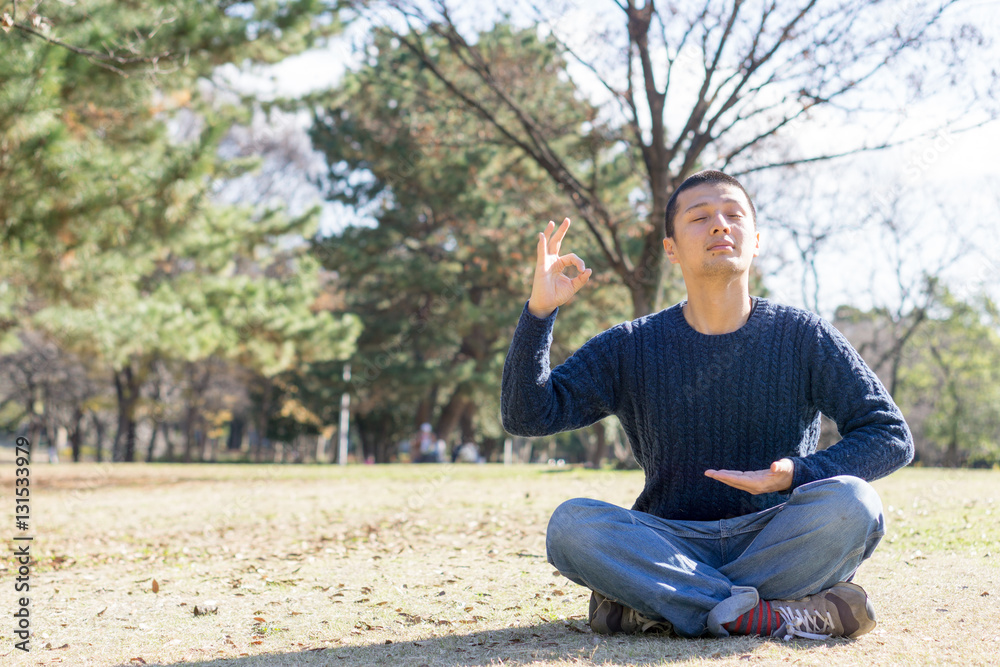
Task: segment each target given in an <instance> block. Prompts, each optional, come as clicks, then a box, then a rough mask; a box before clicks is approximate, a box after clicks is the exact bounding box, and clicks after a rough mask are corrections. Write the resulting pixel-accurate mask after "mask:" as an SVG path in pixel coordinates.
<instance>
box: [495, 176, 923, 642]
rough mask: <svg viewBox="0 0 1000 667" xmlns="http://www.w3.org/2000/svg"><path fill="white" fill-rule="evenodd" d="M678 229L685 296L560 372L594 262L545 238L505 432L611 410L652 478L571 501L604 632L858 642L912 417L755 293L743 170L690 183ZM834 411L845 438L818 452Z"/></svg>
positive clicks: (829, 336) (806, 319) (605, 339)
mask: <svg viewBox="0 0 1000 667" xmlns="http://www.w3.org/2000/svg"><path fill="white" fill-rule="evenodd" d="M664 222H665V237H666V238H665V239H664V241H663V247H664V249H665V251H666V254H667V257H668V258H669V260H670V261H671V262H672V263H674V264H677V265H678V266H679V267H680V270H681V273H682V275H683V277H684V284H685V286H686V287H687V300H686V301H682V302H681V303H679V304H676V305H674V306H672V307H669V308H667V309H665V310H661V311H660V312H658V313H654V314H651V315H648V316H646V317H640V318H638V319H636V320H633V321H631V322H625V323H623V324H619V325H617V326H615V327H612V328H611V329H608V330H607V331H604V332H603V333H601V334H598V335H597V336H595V337H594V338H592V339H590V340H589V341H588V342H587V343H585V344H584V345H583V346H582V347H581V348H580V349H579V350H577V351H576V353H575V354H573V355H572V356H571V357H570V358H569V359H567V360H566V361H565V362H564V363H563V364H561V365H560V366H558V367H556V368H554V369H550V364H549V348H550V345H551V342H552V329H553V326H554V323H555V318H556V313H557V312H558V308H559V306H561V305H562V304H564V303H566V302H567V301H569V300H570V299H571V298H572V297H573V295H574V294H575V293H576V292H577V290H579V289H580V288H581V287H583V285H585V284H586V283H587V281H588V280H589V279H590V275H591V269H588V268H586V267H585V265H584V262H583V260H582V259H580V258H579V257H578V256H576V255H574V254H567V255H560V254H559V252H560V246H561V244H562V241H563V238H564V237H565V236H566V232H567V230H568V229H569V226H570V221H569V219H566V220H564V221H563V223H562V225H560V226H559V228H558V229H556V228H555V224H554V223H552V222H550V223H549V224H548V226H547V227H546V229H545V232H544V233H543V234H539V238H538V248H537V263H536V265H535V276H534V283H533V285H532V290H531V297H530V299H529V300H528V302H527V304H525V308H524V310H523V312H522V313H521V317H520V320H519V321H518V324H517V329H516V330H515V332H514V337H513V341H512V342H511V345H510V350H509V351H508V353H507V359H506V362H505V364H504V369H503V381H502V389H501V416H502V419H503V425H504V428H506V429H507V431H509V432H510V433H512V434H515V435H522V436H544V435H551V434H554V433H559V432H561V431H567V430H572V429H578V428H583V427H585V426H588V425H590V424H593V423H594V422H596V421H598V420H600V419H602V418H604V417H607V416H608V415H616V416H617V417H618V419H619V420H620V421H621V423H622V426H623V427H624V429H625V432H626V433H627V434H628V437H629V441H630V443H631V445H632V451H633V453H634V455H635V459H636V461H638V463H639V465H640V466H642V468H643V470H644V471H645V485H644V488H643V490H642V492H641V493H640V494H639V497H638V498H637V499H636V501H635V504H634V505H633V507H632V509H630V510H627V509H624V508H621V507H618V506H615V505H611V504H608V503H605V502H602V501H599V500H590V499H575V500H569V501H566V502H564V503H563V504H562V505H560V506H559V507H558V508H557V509H556V511H555V513H554V514H553V516H552V518H551V520H550V522H549V526H548V533H547V540H546V547H547V553H548V559H549V562H550V563H552V564H553V565H554V566H555V567H556V568H558V570H559V571H560V572H562V573H563V574H564V575H565V576H566V577H568V578H569V579H571V580H573V581H575V582H576V583H578V584H581V585H583V586H587V587H589V588H591V589H592V590H593V593H592V595H591V601H590V626H591V628H593V630H594V631H595V632H599V633H614V632H632V633H640V632H646V631H652V630H659V631H671V630H672V631H674V632H676V633H677V634H679V635H681V636H684V637H699V636H704V635H711V636H716V637H724V636H728V635H730V634H746V635H761V636H780V637H783V638H786V639H788V638H791V637H794V636H799V637H806V638H811V639H819V638H826V637H852V638H853V637H858V636H861V635H863V634H865V633H866V632H868V631H870V630H871V629H872V628H874V627H875V612H874V609H873V605H872V603H871V602H870V601H869V599H868V596H867V595H866V593H865V591H864V590H863V589H862V588H861V587H860V586H858V585H856V584H853V583H847V582H849V581H850V580H851V579H852V578H853V576H854V573H855V571H856V570H857V568H858V566H859V565H860V564H861V562H862V561H864V560H865V559H866V558H868V557H869V556H871V555H872V552H873V551H874V550H875V547H876V545H878V543H879V541H880V540H881V539H882V536H883V534H884V530H885V527H884V520H883V516H882V504H881V501H880V500H879V497H878V495H877V494H876V492H875V491H874V490H873V489H872V487H871V486H870V485H869V483H868V482H870V481H871V480H874V479H877V478H879V477H882V476H884V475H888V474H889V473H891V472H893V471H894V470H896V469H898V468H900V467H901V466H904V465H906V463H907V462H908V461H910V460H911V459H912V457H913V441H912V438H911V435H910V431H909V429H908V428H907V426H906V423H905V422H904V421H903V416H902V414H901V413H900V411H899V409H898V408H897V407H896V405H895V404H894V403H893V401H892V399H891V398H890V397H889V395H888V393H887V392H886V390H885V388H884V387H883V386H882V383H881V382H879V380H878V378H877V377H876V376H875V374H874V373H873V372H872V371H871V370H870V369H869V368H868V366H867V365H866V364H865V362H864V361H862V359H861V357H860V356H859V355H858V354H857V352H855V350H854V349H853V348H852V347H851V346H850V344H849V343H848V342H847V340H846V339H845V338H844V337H843V336H842V335H841V334H840V333H839V332H838V331H837V330H836V329H834V328H833V326H832V325H830V324H829V323H827V322H826V321H825V320H823V319H821V318H819V317H818V316H816V315H814V314H812V313H810V312H807V311H804V310H799V309H796V308H791V307H788V306H783V305H780V304H777V303H774V302H772V301H769V300H767V299H764V298H760V297H751V296H750V293H749V276H750V266H751V263H752V261H753V258H754V257H756V256H757V254H758V250H759V234H758V232H757V221H756V211H755V209H754V206H753V203H752V201H751V200H750V197H749V195H747V193H746V191H745V190H744V189H743V186H742V185H741V184H740V183H739V182H738V181H737V180H736V179H734V178H732V177H730V176H728V175H726V174H724V173H722V172H718V171H703V172H699V173H697V174H695V175H693V176H691V177H690V178H688V179H687V180H685V181H684V182H683V183H682V184H681V185H680V186H679V187H678V188H677V189H676V191H675V192H674V193H673V195H672V196H671V198H670V200H669V202H668V204H667V209H666V216H665V221H664ZM570 266H574V267H576V269H577V270H578V271H579V272H580V273H579V274H578V275H577V276H576V277H575V278H572V279H570V278H569V277H568V276H566V275H563V270H564V269H566V268H567V267H570ZM820 413H822V414H825V415H827V416H828V417H830V418H831V419H833V420H834V421H835V422H836V424H837V427H838V429H839V430H840V434H841V440H840V441H839V442H837V443H836V444H834V445H833V446H831V447H830V448H829V449H826V450H824V451H817V450H816V443H817V440H818V438H819V433H820Z"/></svg>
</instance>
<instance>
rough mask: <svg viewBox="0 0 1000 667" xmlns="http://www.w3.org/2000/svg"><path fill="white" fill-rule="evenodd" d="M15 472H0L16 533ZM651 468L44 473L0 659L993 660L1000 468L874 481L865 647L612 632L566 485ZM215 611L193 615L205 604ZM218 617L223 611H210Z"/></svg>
mask: <svg viewBox="0 0 1000 667" xmlns="http://www.w3.org/2000/svg"><path fill="white" fill-rule="evenodd" d="M13 478H14V467H13V465H12V464H9V463H5V464H4V465H3V466H2V467H0V489H2V494H0V497H2V499H3V512H0V522H2V525H3V526H5V527H6V529H5V532H6V535H5V539H7V540H8V544H14V543H13V541H12V540H11V538H13V537H14V535H16V534H19V533H18V532H17V531H16V530H15V527H14V518H13V514H14V502H13V495H12V489H13V488H14V482H13ZM641 484H642V477H641V473H637V472H595V471H588V470H578V469H573V470H570V469H566V468H544V467H537V466H535V467H513V468H503V467H500V466H460V465H458V466H355V467H348V468H346V469H340V468H337V467H329V466H327V467H318V466H248V465H244V466H237V465H227V466H210V465H195V466H175V465H155V466H147V465H141V464H136V465H128V466H124V465H119V466H109V465H104V466H101V465H93V464H84V465H65V464H64V465H56V466H49V465H45V464H40V463H38V464H34V465H33V466H32V469H31V490H32V501H31V528H30V530H29V531H28V533H26V534H31V535H34V538H35V539H34V541H33V542H32V543H31V550H32V555H33V557H34V559H35V562H34V563H33V565H32V573H31V581H30V583H31V591H30V596H31V604H32V606H31V614H32V616H31V620H32V630H33V633H34V636H33V638H32V641H31V652H30V653H27V654H25V653H23V652H22V651H18V650H15V649H14V642H15V637H14V636H13V629H14V628H13V620H14V619H13V616H12V614H13V612H14V610H15V609H16V607H15V604H16V602H15V598H16V597H17V596H16V594H15V592H14V579H15V576H16V570H17V565H16V563H15V562H14V560H13V558H12V556H11V550H9V549H8V550H7V553H6V554H5V556H4V558H3V559H0V567H3V568H4V569H3V570H2V571H0V582H2V583H0V611H2V612H3V616H4V618H6V619H7V620H6V621H4V622H2V623H0V664H2V665H21V664H23V665H36V664H38V665H45V664H63V665H143V664H145V665H167V664H176V663H181V662H184V663H187V664H198V665H223V664H225V665H227V666H228V665H235V666H237V667H250V666H252V665H268V666H274V665H343V666H345V667H346V666H360V665H414V666H417V665H428V666H434V665H444V666H457V665H500V664H503V665H512V664H516V665H527V664H530V665H660V664H684V665H694V664H711V665H745V664H747V663H751V664H790V665H791V664H795V665H866V666H868V665H893V666H895V665H924V664H956V665H957V664H961V665H969V664H974V665H986V664H998V662H1000V503H998V500H1000V472H995V471H972V470H969V471H950V470H949V471H944V470H932V469H906V470H903V471H901V472H899V473H897V474H895V475H893V476H891V477H889V478H888V479H885V480H880V481H879V482H876V488H877V489H878V490H879V492H880V493H881V495H882V499H883V502H884V504H885V507H886V516H887V522H888V530H889V533H888V535H887V537H886V539H885V541H883V543H882V546H881V547H880V548H879V550H878V551H877V552H876V554H875V556H874V557H873V558H872V559H871V560H869V561H868V562H867V563H865V564H864V565H863V566H862V568H861V570H860V571H859V573H858V576H857V578H856V581H857V582H858V583H860V584H861V585H862V586H864V587H865V588H866V590H867V591H868V592H869V595H870V596H871V597H872V599H873V600H874V602H875V605H876V609H877V611H878V615H879V626H878V627H877V628H876V629H875V630H874V631H873V632H872V633H870V634H868V635H866V636H864V637H862V638H861V639H859V640H857V641H847V640H829V641H825V642H810V641H804V640H799V641H795V642H790V643H783V642H779V641H774V640H760V639H751V638H746V637H739V638H728V639H724V640H719V639H702V640H683V639H676V638H669V637H654V638H638V637H619V636H615V637H610V638H609V637H605V636H599V635H594V634H593V633H591V632H590V629H589V628H588V627H587V625H586V620H587V619H586V612H587V600H588V597H589V592H588V591H586V590H584V589H583V588H581V587H579V586H576V585H575V584H573V583H571V582H569V581H567V580H566V579H564V578H562V577H561V576H559V575H556V574H555V573H554V572H553V568H552V567H551V566H550V565H548V563H546V561H545V558H544V537H545V525H546V522H547V520H548V517H549V515H550V513H551V512H552V510H553V509H554V508H555V507H556V505H558V504H559V503H560V502H561V501H562V500H564V499H566V498H570V497H578V496H587V497H594V498H600V499H603V500H607V501H610V502H614V503H617V504H620V505H624V506H630V505H631V503H632V501H633V499H634V498H635V496H636V494H637V493H638V491H639V489H640V487H641ZM196 607H197V608H198V610H199V611H201V609H202V608H207V610H208V611H209V612H210V613H207V614H204V615H195V613H194V612H195V609H196ZM213 609H214V610H215V611H212V610H213Z"/></svg>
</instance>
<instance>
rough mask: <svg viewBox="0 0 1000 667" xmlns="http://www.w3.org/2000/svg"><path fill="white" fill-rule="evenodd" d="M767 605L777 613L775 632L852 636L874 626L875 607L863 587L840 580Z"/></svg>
mask: <svg viewBox="0 0 1000 667" xmlns="http://www.w3.org/2000/svg"><path fill="white" fill-rule="evenodd" d="M771 608H772V609H774V610H775V611H777V612H778V613H779V614H781V620H782V625H781V627H780V628H778V631H777V633H776V635H777V636H782V635H783V638H784V639H785V641H788V640H789V639H791V638H792V637H803V638H805V639H829V638H830V637H848V638H850V639H855V638H857V637H860V636H861V635H863V634H865V633H866V632H870V631H871V630H872V629H873V628H874V627H875V608H874V607H873V606H872V603H871V600H869V599H868V595H867V594H866V593H865V590H864V589H863V588H861V586H858V585H857V584H852V583H848V582H842V583H839V584H837V585H836V586H833V587H831V588H828V589H826V590H825V591H820V592H819V593H816V594H815V595H810V596H808V597H804V598H802V599H801V600H772V601H771Z"/></svg>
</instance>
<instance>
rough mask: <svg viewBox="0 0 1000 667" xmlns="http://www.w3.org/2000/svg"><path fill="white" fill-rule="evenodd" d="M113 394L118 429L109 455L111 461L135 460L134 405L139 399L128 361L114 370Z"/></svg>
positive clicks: (136, 384) (136, 385) (133, 375)
mask: <svg viewBox="0 0 1000 667" xmlns="http://www.w3.org/2000/svg"><path fill="white" fill-rule="evenodd" d="M114 381H115V395H116V396H117V398H118V430H117V431H116V433H115V443H114V446H113V448H112V452H111V457H112V460H113V461H128V462H134V461H135V407H136V404H137V402H138V400H139V386H138V385H139V382H138V379H137V378H136V377H135V374H134V373H133V371H132V363H131V362H129V363H128V364H126V365H125V367H124V368H123V369H122V370H121V372H119V371H117V370H116V371H114Z"/></svg>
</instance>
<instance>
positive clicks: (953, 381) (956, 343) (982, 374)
mask: <svg viewBox="0 0 1000 667" xmlns="http://www.w3.org/2000/svg"><path fill="white" fill-rule="evenodd" d="M900 388H901V391H900V405H901V407H903V409H904V410H907V411H908V413H914V414H917V415H920V417H921V419H920V422H919V423H918V424H916V425H915V426H916V428H915V430H917V435H918V436H921V437H922V439H923V440H924V442H925V443H926V445H927V447H926V448H925V449H924V451H922V452H921V454H922V455H923V456H922V458H923V459H924V460H925V461H926V462H927V463H931V464H933V463H938V462H940V463H943V464H944V465H946V466H960V465H995V464H997V463H1000V412H998V411H997V405H1000V309H998V307H997V304H996V303H994V302H993V301H992V300H991V299H989V298H988V297H985V296H983V297H980V298H979V299H977V300H970V301H959V300H957V299H955V298H954V297H953V296H952V295H951V294H950V293H948V292H945V293H944V295H943V296H942V299H941V302H940V305H939V307H938V308H936V309H935V310H934V312H932V313H930V315H929V318H928V322H927V323H926V324H925V325H924V326H923V327H921V329H920V330H919V331H917V333H916V334H915V335H914V342H913V345H912V346H911V347H910V350H909V353H908V354H907V359H906V361H905V362H904V366H903V368H902V370H901V371H900ZM918 442H919V440H918Z"/></svg>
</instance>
